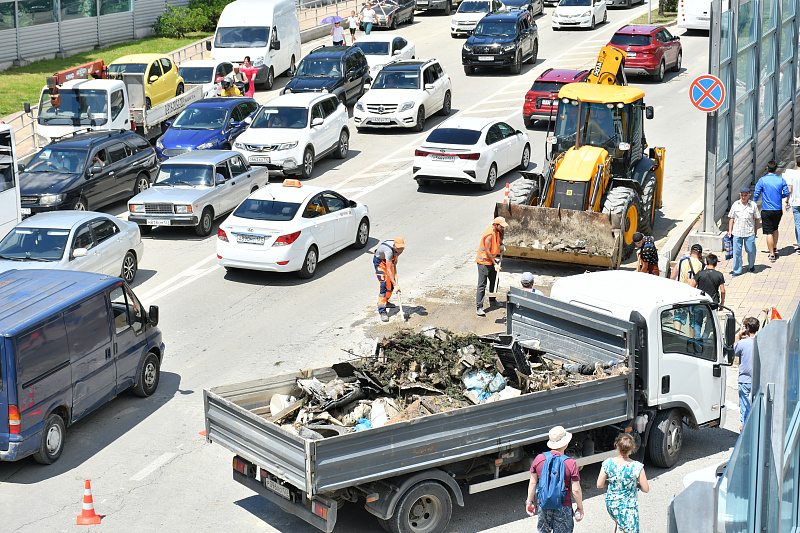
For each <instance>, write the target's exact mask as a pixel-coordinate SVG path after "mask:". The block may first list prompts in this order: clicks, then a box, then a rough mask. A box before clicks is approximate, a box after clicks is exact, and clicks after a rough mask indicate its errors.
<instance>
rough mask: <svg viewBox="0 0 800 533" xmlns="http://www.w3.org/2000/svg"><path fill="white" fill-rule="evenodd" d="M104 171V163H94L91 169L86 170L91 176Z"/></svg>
mask: <svg viewBox="0 0 800 533" xmlns="http://www.w3.org/2000/svg"><path fill="white" fill-rule="evenodd" d="M102 171H103V167H102V165H93V166H92V167H91V168H90V169H89V170H87V171H86V175H87V176H88V177H90V178H91V177H92V176H94V175H95V174H100V173H101V172H102Z"/></svg>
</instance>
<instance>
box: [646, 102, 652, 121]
mask: <svg viewBox="0 0 800 533" xmlns="http://www.w3.org/2000/svg"><path fill="white" fill-rule="evenodd" d="M653 116H654V113H653V106H651V105H649V106H647V107H645V108H644V118H646V119H647V120H652V118H653Z"/></svg>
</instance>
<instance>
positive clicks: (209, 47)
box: [206, 41, 211, 52]
mask: <svg viewBox="0 0 800 533" xmlns="http://www.w3.org/2000/svg"><path fill="white" fill-rule="evenodd" d="M206 50H208V51H209V52H210V51H211V41H206Z"/></svg>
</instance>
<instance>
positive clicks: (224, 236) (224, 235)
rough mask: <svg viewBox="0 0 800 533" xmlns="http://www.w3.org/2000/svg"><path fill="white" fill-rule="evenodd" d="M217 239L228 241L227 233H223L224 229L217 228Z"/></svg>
mask: <svg viewBox="0 0 800 533" xmlns="http://www.w3.org/2000/svg"><path fill="white" fill-rule="evenodd" d="M217 239H219V240H221V241H225V242H228V234H227V233H225V230H223V229H222V228H219V230H217Z"/></svg>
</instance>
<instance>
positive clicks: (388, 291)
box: [372, 237, 406, 322]
mask: <svg viewBox="0 0 800 533" xmlns="http://www.w3.org/2000/svg"><path fill="white" fill-rule="evenodd" d="M405 248H406V242H405V241H404V240H403V238H402V237H396V238H395V239H394V240H391V241H384V242H382V243H381V244H379V245H378V247H377V248H376V249H375V257H373V258H372V264H373V265H375V275H377V276H378V283H379V284H380V293H379V294H378V314H379V315H380V316H381V320H382V321H383V322H388V321H389V313H388V312H386V309H387V308H391V307H396V306H395V305H394V304H393V303H391V302H389V298H391V297H392V291H393V290H394V289H395V288H396V286H397V278H396V276H397V259H398V257H400V254H402V253H403V250H405ZM397 292H398V293H399V292H400V289H399V288H397Z"/></svg>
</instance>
